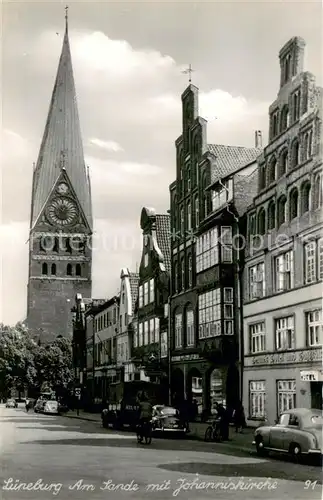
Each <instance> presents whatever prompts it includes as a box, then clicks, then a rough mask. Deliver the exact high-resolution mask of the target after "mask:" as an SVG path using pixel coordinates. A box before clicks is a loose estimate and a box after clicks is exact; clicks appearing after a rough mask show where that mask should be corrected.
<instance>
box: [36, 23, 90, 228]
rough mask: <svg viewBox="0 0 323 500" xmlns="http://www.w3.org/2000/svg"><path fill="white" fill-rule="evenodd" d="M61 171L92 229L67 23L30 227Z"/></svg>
mask: <svg viewBox="0 0 323 500" xmlns="http://www.w3.org/2000/svg"><path fill="white" fill-rule="evenodd" d="M62 170H65V171H66V173H67V176H68V178H69V180H70V182H71V184H72V186H73V189H74V192H75V194H76V196H77V200H78V202H79V204H80V206H81V208H82V211H83V213H84V215H85V217H86V220H87V222H88V224H89V227H90V228H92V209H91V191H90V180H89V176H88V173H87V171H86V167H85V163H84V153H83V144H82V136H81V128H80V120H79V114H78V108H77V102H76V91H75V84H74V76H73V68H72V59H71V51H70V44H69V38H68V26H67V21H66V29H65V35H64V40H63V47H62V52H61V56H60V60H59V65H58V70H57V76H56V80H55V85H54V90H53V93H52V98H51V102H50V106H49V111H48V116H47V121H46V126H45V132H44V135H43V139H42V143H41V146H40V151H39V156H38V160H37V164H36V168H35V171H34V181H33V196H32V215H31V227H33V226H34V225H35V223H36V222H37V220H38V218H39V216H40V214H41V213H42V211H43V209H44V207H45V205H46V202H47V200H48V198H49V196H50V193H51V192H52V190H53V187H54V185H55V183H56V181H57V179H58V178H59V176H60V174H61V172H62Z"/></svg>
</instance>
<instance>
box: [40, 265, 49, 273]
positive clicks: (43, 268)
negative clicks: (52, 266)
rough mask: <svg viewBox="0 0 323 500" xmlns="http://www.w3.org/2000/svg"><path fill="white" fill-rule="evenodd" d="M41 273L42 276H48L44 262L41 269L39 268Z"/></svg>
mask: <svg viewBox="0 0 323 500" xmlns="http://www.w3.org/2000/svg"><path fill="white" fill-rule="evenodd" d="M41 273H42V274H44V275H47V274H48V265H47V263H46V262H44V263H43V264H42V268H41Z"/></svg>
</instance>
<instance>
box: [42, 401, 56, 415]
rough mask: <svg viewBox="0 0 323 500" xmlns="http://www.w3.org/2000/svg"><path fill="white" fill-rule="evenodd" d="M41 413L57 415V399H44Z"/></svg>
mask: <svg viewBox="0 0 323 500" xmlns="http://www.w3.org/2000/svg"><path fill="white" fill-rule="evenodd" d="M43 413H46V414H50V415H58V402H57V401H45V404H44V406H43Z"/></svg>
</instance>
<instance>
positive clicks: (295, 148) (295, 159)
mask: <svg viewBox="0 0 323 500" xmlns="http://www.w3.org/2000/svg"><path fill="white" fill-rule="evenodd" d="M291 152H292V155H291V168H295V167H297V165H298V164H299V143H298V140H297V139H295V141H294V142H293V144H292V151H291Z"/></svg>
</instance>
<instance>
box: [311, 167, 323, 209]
mask: <svg viewBox="0 0 323 500" xmlns="http://www.w3.org/2000/svg"><path fill="white" fill-rule="evenodd" d="M321 205H322V177H321V174H320V173H319V174H316V175H315V177H314V193H313V209H314V210H316V209H317V208H319V207H320V206H321Z"/></svg>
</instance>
